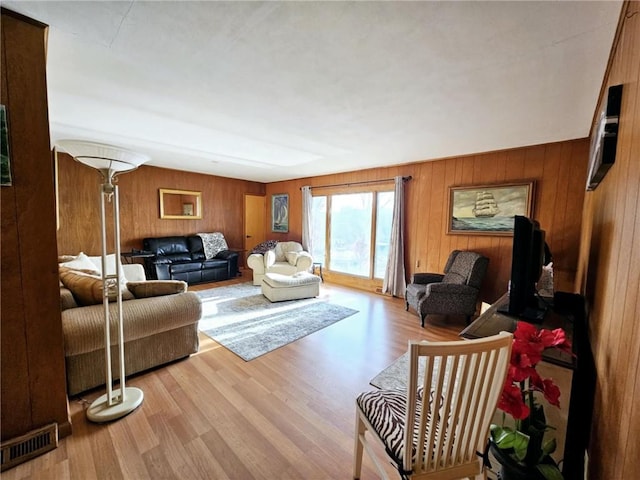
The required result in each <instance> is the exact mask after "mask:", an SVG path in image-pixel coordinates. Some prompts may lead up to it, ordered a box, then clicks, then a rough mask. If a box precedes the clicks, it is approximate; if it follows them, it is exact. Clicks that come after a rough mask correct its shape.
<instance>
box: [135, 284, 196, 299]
mask: <svg viewBox="0 0 640 480" xmlns="http://www.w3.org/2000/svg"><path fill="white" fill-rule="evenodd" d="M127 288H128V289H129V291H130V292H131V293H132V294H133V296H134V297H136V298H148V297H159V296H161V295H173V294H175V293H184V292H186V291H187V283H186V282H183V281H181V280H148V281H144V282H128V283H127Z"/></svg>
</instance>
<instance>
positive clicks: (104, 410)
mask: <svg viewBox="0 0 640 480" xmlns="http://www.w3.org/2000/svg"><path fill="white" fill-rule="evenodd" d="M124 391H125V400H124V402H118V403H114V404H113V405H111V406H109V405H108V404H107V394H106V393H105V394H104V395H102V396H100V397H98V398H97V399H96V400H94V402H93V403H92V404H91V405H90V406H89V408H88V410H87V419H88V420H89V421H91V422H95V423H104V422H111V421H112V420H117V419H119V418H122V417H124V416H125V415H128V414H130V413H131V412H133V411H134V410H135V409H136V408H138V407H139V406H140V405H141V404H142V400H143V399H144V393H142V390H140V389H139V388H135V387H127V388H125V389H124ZM113 393H114V396H115V397H116V398H117V397H119V396H120V389H117V390H114V391H113Z"/></svg>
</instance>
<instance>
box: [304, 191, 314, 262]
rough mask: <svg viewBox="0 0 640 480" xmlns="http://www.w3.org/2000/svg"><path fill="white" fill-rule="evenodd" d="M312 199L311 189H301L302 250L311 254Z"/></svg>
mask: <svg viewBox="0 0 640 480" xmlns="http://www.w3.org/2000/svg"><path fill="white" fill-rule="evenodd" d="M312 207H313V198H312V196H311V187H302V248H304V249H305V251H307V252H309V253H311V247H312V245H311V244H312V238H311V209H312Z"/></svg>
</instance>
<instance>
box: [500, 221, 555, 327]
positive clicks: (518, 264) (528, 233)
mask: <svg viewBox="0 0 640 480" xmlns="http://www.w3.org/2000/svg"><path fill="white" fill-rule="evenodd" d="M544 236H545V233H544V230H542V229H541V228H540V225H539V224H538V222H537V221H535V220H531V219H529V218H527V217H524V216H522V215H516V216H515V217H514V223H513V249H512V254H511V279H510V281H509V303H508V305H505V306H503V307H501V308H499V309H498V311H499V312H500V313H504V314H507V315H510V316H514V317H518V318H519V319H521V320H525V321H527V322H530V323H542V321H543V320H544V316H545V314H546V311H547V309H548V307H549V306H550V303H547V302H546V301H544V300H541V299H540V300H539V298H538V294H537V290H536V282H537V281H538V280H539V279H540V275H541V273H542V266H543V265H544V264H545V241H544Z"/></svg>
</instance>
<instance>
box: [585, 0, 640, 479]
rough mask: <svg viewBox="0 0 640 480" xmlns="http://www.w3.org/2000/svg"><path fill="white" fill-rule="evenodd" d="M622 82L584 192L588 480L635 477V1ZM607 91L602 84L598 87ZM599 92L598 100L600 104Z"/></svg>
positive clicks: (639, 293) (639, 268)
mask: <svg viewBox="0 0 640 480" xmlns="http://www.w3.org/2000/svg"><path fill="white" fill-rule="evenodd" d="M618 84H623V85H624V87H623V94H622V110H621V113H620V125H619V128H620V129H619V137H618V146H617V154H616V161H615V164H614V165H613V166H612V168H611V169H610V170H609V172H608V173H607V175H606V177H605V178H604V180H603V181H602V183H600V185H599V186H598V187H597V189H596V190H594V191H593V192H588V193H587V195H586V198H585V203H584V211H583V232H582V241H581V248H580V256H579V274H578V276H577V286H578V288H579V291H580V292H582V293H583V294H585V296H586V297H587V300H588V302H589V304H590V307H591V311H590V315H589V334H590V337H591V348H592V351H593V355H594V358H595V365H596V375H597V378H596V393H595V406H594V415H593V419H594V421H593V425H592V431H591V440H590V448H589V458H590V464H589V478H591V479H601V478H606V479H608V480H623V479H624V480H626V479H630V478H640V456H638V453H637V451H636V450H637V446H638V438H640V413H639V412H638V406H639V405H640V400H638V399H640V373H639V372H640V313H639V312H640V158H639V153H640V88H639V85H640V2H637V1H635V2H629V3H627V4H625V6H623V10H622V15H621V24H619V27H618V37H617V42H615V43H614V47H613V50H612V55H611V58H610V69H609V72H608V74H607V76H606V78H605V82H604V85H603V86H604V87H605V88H606V87H609V86H611V85H618ZM604 90H605V89H604V88H603V91H604ZM602 98H603V97H602V95H601V101H602Z"/></svg>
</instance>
